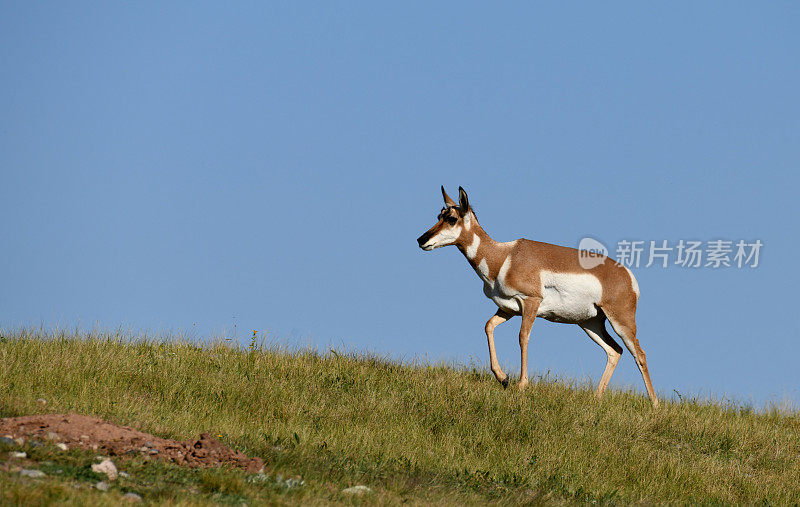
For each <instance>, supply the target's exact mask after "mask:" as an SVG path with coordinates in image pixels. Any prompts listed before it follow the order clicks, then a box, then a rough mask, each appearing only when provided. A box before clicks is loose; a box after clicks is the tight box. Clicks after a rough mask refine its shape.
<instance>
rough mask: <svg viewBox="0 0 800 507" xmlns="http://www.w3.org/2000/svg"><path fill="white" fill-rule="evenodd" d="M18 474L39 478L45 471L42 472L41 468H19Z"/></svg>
mask: <svg viewBox="0 0 800 507" xmlns="http://www.w3.org/2000/svg"><path fill="white" fill-rule="evenodd" d="M19 474H20V475H21V476H23V477H31V478H33V479H39V478H41V477H44V476H45V473H44V472H42V471H41V470H29V469H23V470H20V471H19Z"/></svg>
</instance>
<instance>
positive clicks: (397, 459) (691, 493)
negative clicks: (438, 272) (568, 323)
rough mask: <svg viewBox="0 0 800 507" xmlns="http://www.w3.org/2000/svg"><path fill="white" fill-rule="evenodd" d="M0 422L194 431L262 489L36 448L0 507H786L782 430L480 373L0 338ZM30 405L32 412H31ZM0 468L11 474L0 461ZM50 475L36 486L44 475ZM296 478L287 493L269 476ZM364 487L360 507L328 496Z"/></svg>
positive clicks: (791, 490)
mask: <svg viewBox="0 0 800 507" xmlns="http://www.w3.org/2000/svg"><path fill="white" fill-rule="evenodd" d="M0 365H2V367H0V416H3V417H7V416H15V415H25V414H34V413H43V412H57V413H60V412H78V413H82V414H90V415H96V416H99V417H102V418H105V419H107V420H110V421H112V422H115V423H119V424H124V425H130V426H133V427H136V428H138V429H141V430H143V431H147V432H150V433H154V434H156V435H159V436H163V437H167V438H177V439H189V438H193V437H195V438H196V437H197V435H198V434H199V433H200V432H201V431H212V432H214V433H215V434H218V435H222V438H221V440H222V441H223V442H225V443H227V444H228V445H231V446H232V447H234V448H237V449H240V450H242V451H244V452H245V453H247V454H249V455H252V456H260V457H262V458H264V460H265V462H266V463H267V470H266V473H267V475H266V476H265V477H266V478H264V477H262V478H258V477H256V476H251V475H247V474H245V473H244V472H241V471H237V470H189V469H184V468H180V467H177V466H172V465H166V464H163V463H159V462H146V461H137V460H136V459H130V460H120V459H117V460H115V461H117V464H118V466H119V467H120V468H121V469H122V470H126V471H128V473H130V478H129V479H126V481H128V483H125V482H124V481H123V482H119V483H115V484H114V485H113V488H112V490H111V491H109V492H106V493H103V492H99V491H96V490H94V489H91V488H90V487H89V486H90V485H91V484H93V483H94V482H93V481H95V482H96V480H97V479H96V478H94V477H92V476H91V472H87V469H88V467H89V464H90V461H91V460H92V459H93V455H91V454H81V453H80V452H79V451H69V452H67V453H63V452H56V451H52V450H47V449H42V450H41V451H36V452H41V453H46V455H44V454H43V455H42V456H40V458H41V460H40V461H48V462H50V463H51V465H41V463H40V461H36V463H39V466H38V467H39V468H40V469H42V470H44V471H47V470H45V468H43V467H45V466H50V467H61V468H60V469H62V470H63V472H62V473H60V474H55V473H48V477H47V478H45V479H24V478H20V477H19V476H18V474H14V473H11V472H3V471H2V470H0V503H24V504H31V503H34V504H35V503H49V502H53V501H58V502H67V503H69V502H73V503H75V504H84V503H87V502H92V503H102V502H109V503H116V502H118V501H119V498H120V496H119V495H121V494H123V493H124V492H126V491H134V492H137V493H138V494H140V495H141V496H142V497H143V498H144V499H145V500H146V501H154V502H163V503H175V504H183V503H188V504H195V503H201V504H202V503H207V502H212V503H219V502H221V503H241V502H246V503H248V504H249V505H253V504H258V503H262V502H264V503H270V504H274V503H291V504H296V503H303V504H316V503H332V502H333V503H336V502H343V503H351V502H355V503H361V502H367V503H374V502H381V503H400V502H405V501H411V502H414V503H431V502H434V503H436V502H440V503H459V504H461V503H503V504H506V503H530V502H533V503H538V502H564V501H566V502H579V503H583V502H587V503H594V502H597V503H629V502H648V503H650V502H668V503H678V502H680V503H686V502H691V503H748V504H749V503H760V502H768V503H781V504H783V503H797V502H798V501H800V480H798V478H800V419H798V416H797V414H787V413H782V412H781V411H778V410H772V411H765V412H763V413H757V412H756V411H753V410H752V409H751V408H747V407H735V406H732V405H730V404H728V405H718V404H713V403H709V402H701V401H698V400H684V401H681V402H670V401H666V402H665V403H663V404H662V407H661V408H660V409H659V410H653V409H652V408H651V407H650V403H649V401H648V400H647V398H646V397H644V396H642V395H640V394H637V393H631V392H622V391H614V390H610V391H609V392H607V394H606V396H605V398H604V399H603V400H602V401H596V400H595V399H594V397H593V395H592V391H591V389H589V388H588V387H576V386H569V385H565V384H563V383H559V382H545V381H539V382H533V383H531V385H530V386H529V387H528V389H527V390H526V391H525V392H524V393H519V392H517V391H516V390H515V389H508V390H503V389H502V387H501V386H500V385H499V384H498V383H497V382H496V381H495V380H494V378H493V377H491V376H490V375H487V374H486V373H484V372H482V371H481V372H478V371H470V370H469V369H466V368H452V367H448V366H426V365H417V366H407V365H400V364H396V363H393V362H389V361H385V360H382V359H379V358H376V357H372V356H369V355H359V354H337V353H334V352H331V353H328V354H324V355H320V354H318V353H315V352H313V351H286V350H280V349H279V348H277V347H264V346H258V345H255V344H254V345H253V346H252V347H250V348H237V347H231V346H226V345H222V344H219V343H207V344H203V345H199V344H191V343H185V342H180V341H177V340H171V339H165V341H164V342H160V341H153V340H130V339H127V338H125V337H120V336H116V335H103V334H100V335H98V334H93V335H76V334H68V333H60V334H53V333H47V332H43V331H16V332H6V333H4V335H3V338H2V339H0ZM38 398H45V399H46V400H47V404H46V405H45V406H44V407H43V406H40V405H39V404H37V403H36V400H37V399H38ZM0 450H2V451H3V452H2V455H0V465H2V464H3V463H5V464H6V465H7V464H8V463H9V462H10V461H11V460H10V459H8V458H7V455H8V453H7V452H5V451H6V449H0ZM51 471H52V470H51ZM279 475H280V476H281V477H290V476H301V477H302V479H303V480H304V481H305V483H304V485H302V486H299V487H293V488H287V487H285V486H283V485H282V483H280V482H278V481H277V479H278V476H279ZM355 484H364V485H367V486H369V487H370V488H372V490H373V493H371V494H369V495H368V496H365V497H363V498H361V499H358V498H351V497H348V496H345V495H343V494H342V493H341V490H342V489H343V488H346V487H348V486H352V485H355Z"/></svg>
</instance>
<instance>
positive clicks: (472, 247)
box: [467, 234, 481, 260]
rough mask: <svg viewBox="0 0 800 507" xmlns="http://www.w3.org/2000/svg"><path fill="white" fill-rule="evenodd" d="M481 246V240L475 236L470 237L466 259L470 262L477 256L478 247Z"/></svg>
mask: <svg viewBox="0 0 800 507" xmlns="http://www.w3.org/2000/svg"><path fill="white" fill-rule="evenodd" d="M480 244H481V238H479V237H478V235H477V234H473V235H472V243H470V244H469V246H468V247H467V258H468V259H469V260H472V259H474V258H475V256H476V255H477V254H478V246H480Z"/></svg>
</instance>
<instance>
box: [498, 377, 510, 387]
mask: <svg viewBox="0 0 800 507" xmlns="http://www.w3.org/2000/svg"><path fill="white" fill-rule="evenodd" d="M508 380H509V377H508V375H506V378H504V379H503V380H501V381H500V383H501V384H503V389H505V388H506V387H508Z"/></svg>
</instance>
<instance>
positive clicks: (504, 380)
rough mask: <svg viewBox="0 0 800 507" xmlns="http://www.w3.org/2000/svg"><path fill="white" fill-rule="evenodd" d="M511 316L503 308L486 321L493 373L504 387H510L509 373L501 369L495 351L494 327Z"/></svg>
mask: <svg viewBox="0 0 800 507" xmlns="http://www.w3.org/2000/svg"><path fill="white" fill-rule="evenodd" d="M510 318H511V315H509V314H507V313H506V312H504V311H503V310H497V312H496V313H495V314H494V315H493V316H492V318H491V319H489V321H488V322H487V323H486V339H487V340H488V341H489V362H490V363H491V367H492V373H494V376H495V378H497V381H498V382H500V383H501V384H503V387H508V375H506V374H505V373H503V370H502V369H500V363H499V362H498V361H497V353H496V352H495V351H494V328H495V327H497V325H498V324H502V323H503V322H505V321H507V320H508V319H510Z"/></svg>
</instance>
